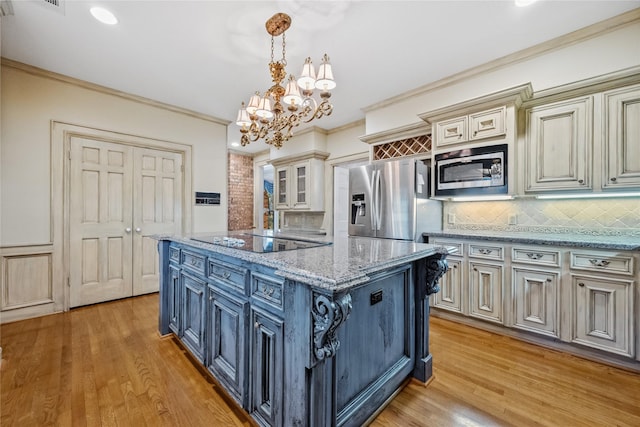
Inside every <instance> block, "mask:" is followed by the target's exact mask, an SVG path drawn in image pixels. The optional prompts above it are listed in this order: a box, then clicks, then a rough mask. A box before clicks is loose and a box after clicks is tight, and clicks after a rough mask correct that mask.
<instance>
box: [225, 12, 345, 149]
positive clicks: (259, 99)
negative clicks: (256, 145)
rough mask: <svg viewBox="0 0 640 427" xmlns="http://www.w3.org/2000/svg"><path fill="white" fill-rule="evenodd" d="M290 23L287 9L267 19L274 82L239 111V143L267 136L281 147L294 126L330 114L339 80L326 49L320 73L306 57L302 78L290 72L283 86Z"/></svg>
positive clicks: (275, 145)
mask: <svg viewBox="0 0 640 427" xmlns="http://www.w3.org/2000/svg"><path fill="white" fill-rule="evenodd" d="M290 25H291V18H290V17H289V15H287V14H286V13H276V14H275V15H273V16H272V17H271V18H269V20H268V21H267V22H266V23H265V27H266V28H267V32H268V33H269V34H271V62H270V63H269V72H270V73H271V80H272V81H273V83H274V84H273V86H271V87H270V88H269V89H267V91H266V92H265V93H264V96H261V95H260V93H259V92H256V94H255V95H253V96H252V97H251V98H250V99H249V104H248V105H247V106H246V107H245V104H244V102H243V103H242V107H241V108H240V110H239V111H238V118H237V119H236V124H237V125H238V126H240V132H241V133H242V138H241V140H240V143H241V144H242V146H243V147H244V146H245V145H247V144H249V143H250V142H255V141H257V140H259V139H261V138H264V140H265V142H266V143H267V144H269V145H273V146H274V147H276V148H278V149H279V148H281V147H282V143H283V142H285V141H287V140H289V138H291V136H292V131H293V128H294V127H296V126H298V125H300V123H302V122H304V123H309V122H310V121H312V120H313V119H319V118H321V117H322V116H329V115H331V112H332V111H333V105H331V104H330V103H329V98H330V97H331V92H329V91H330V90H331V89H333V88H335V87H336V83H335V81H334V80H333V72H332V71H331V64H330V63H329V57H328V56H327V54H326V53H325V55H324V56H323V57H322V64H320V67H319V69H318V74H316V72H315V70H314V68H313V64H312V63H311V58H307V59H306V60H305V62H304V65H303V67H302V74H301V75H300V78H299V79H298V80H297V81H296V79H295V77H294V76H293V75H289V79H288V81H287V83H286V89H285V88H284V87H283V85H282V81H283V80H284V79H285V77H286V75H287V72H286V70H285V66H286V65H287V60H286V55H285V54H286V50H285V37H284V33H285V31H287V29H289V26H290ZM279 35H282V59H280V60H279V61H276V60H274V58H273V51H274V48H273V47H274V37H278V36H279ZM298 87H300V89H298ZM314 89H319V90H320V98H321V99H322V101H321V102H320V104H318V102H317V101H316V100H315V99H314V98H313V91H314ZM300 91H302V95H301V93H300ZM282 102H284V103H285V104H286V105H287V111H288V113H287V112H285V111H284V108H283V105H282Z"/></svg>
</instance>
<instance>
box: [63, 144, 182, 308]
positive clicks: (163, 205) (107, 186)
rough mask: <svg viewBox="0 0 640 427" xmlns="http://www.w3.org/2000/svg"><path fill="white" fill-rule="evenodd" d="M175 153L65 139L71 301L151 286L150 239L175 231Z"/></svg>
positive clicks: (178, 200) (178, 163)
mask: <svg viewBox="0 0 640 427" xmlns="http://www.w3.org/2000/svg"><path fill="white" fill-rule="evenodd" d="M182 169H183V167H182V154H181V153H176V152H171V151H162V150H158V149H151V148H143V147H136V146H130V145H126V144H119V143H111V142H105V141H101V140H93V139H88V138H82V137H72V138H71V139H70V175H69V178H70V182H69V286H70V306H71V307H77V306H81V305H87V304H93V303H97V302H102V301H108V300H113V299H118V298H125V297H130V296H133V295H141V294H145V293H150V292H156V291H158V283H159V282H158V252H157V242H156V240H155V239H153V238H152V237H150V236H152V235H155V234H165V233H167V234H173V233H179V232H180V231H181V228H182V226H181V224H182V212H183V206H182V199H183V198H182V192H183V171H182Z"/></svg>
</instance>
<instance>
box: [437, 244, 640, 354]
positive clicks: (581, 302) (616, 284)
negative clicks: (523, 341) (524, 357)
mask: <svg viewBox="0 0 640 427" xmlns="http://www.w3.org/2000/svg"><path fill="white" fill-rule="evenodd" d="M429 242H430V243H433V244H437V245H443V246H448V247H451V246H456V247H457V248H458V252H457V253H455V254H452V255H450V256H449V257H448V258H447V261H448V263H449V270H448V271H447V273H446V274H445V275H444V276H443V277H442V279H441V280H440V292H438V293H437V294H435V296H432V298H431V305H432V306H433V307H434V308H435V309H438V310H443V311H447V312H451V313H455V314H459V315H462V316H465V317H467V318H468V319H477V320H478V321H482V322H483V323H486V322H490V323H493V324H499V325H503V326H505V327H508V328H510V329H512V330H520V331H524V332H527V333H534V334H536V335H538V336H546V337H548V338H551V339H553V340H554V341H556V342H558V341H563V342H565V343H572V344H575V345H577V346H579V347H582V351H583V350H584V349H586V348H592V349H597V350H600V351H601V353H598V354H599V355H600V356H601V357H602V356H603V355H605V354H606V353H612V354H615V355H619V356H624V357H626V358H636V360H638V361H640V354H639V350H640V348H639V347H640V331H638V328H640V317H639V316H640V315H639V313H638V310H637V306H638V304H640V302H636V301H640V300H639V299H638V298H640V289H637V287H638V283H637V282H638V275H639V273H638V267H637V265H636V264H637V262H638V257H639V255H637V254H634V253H631V252H620V251H609V250H602V251H596V250H579V249H576V248H569V247H554V246H547V245H519V244H517V243H510V242H494V241H486V242H482V241H472V240H466V239H453V238H446V239H445V238H435V239H430V240H429ZM436 313H437V311H436ZM480 324H481V323H479V325H480ZM576 348H577V347H576ZM564 349H565V350H566V347H564Z"/></svg>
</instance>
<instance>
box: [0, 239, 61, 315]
mask: <svg viewBox="0 0 640 427" xmlns="http://www.w3.org/2000/svg"><path fill="white" fill-rule="evenodd" d="M52 253H53V245H51V244H45V245H33V246H12V247H3V248H0V290H1V293H0V295H1V299H0V322H2V323H5V322H10V321H14V320H21V319H26V318H29V317H34V316H40V315H45V314H50V313H54V312H55V311H60V310H56V308H55V293H54V289H53V280H52V279H53V265H52V260H51V258H52Z"/></svg>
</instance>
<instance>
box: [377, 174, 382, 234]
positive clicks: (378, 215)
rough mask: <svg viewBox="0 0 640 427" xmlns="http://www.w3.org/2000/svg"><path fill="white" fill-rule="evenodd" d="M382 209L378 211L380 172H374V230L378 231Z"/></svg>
mask: <svg viewBox="0 0 640 427" xmlns="http://www.w3.org/2000/svg"><path fill="white" fill-rule="evenodd" d="M381 222H382V209H380V171H379V170H377V171H376V230H380V223H381Z"/></svg>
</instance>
